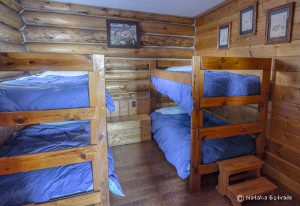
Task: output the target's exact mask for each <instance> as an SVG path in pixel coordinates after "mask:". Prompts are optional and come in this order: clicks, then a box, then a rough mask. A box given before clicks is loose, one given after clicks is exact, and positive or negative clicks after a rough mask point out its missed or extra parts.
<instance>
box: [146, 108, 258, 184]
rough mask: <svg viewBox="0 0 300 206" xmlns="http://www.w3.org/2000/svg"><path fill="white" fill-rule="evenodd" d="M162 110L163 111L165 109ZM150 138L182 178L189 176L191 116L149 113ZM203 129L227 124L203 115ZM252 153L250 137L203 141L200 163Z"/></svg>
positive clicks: (253, 145)
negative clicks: (151, 137) (150, 124)
mask: <svg viewBox="0 0 300 206" xmlns="http://www.w3.org/2000/svg"><path fill="white" fill-rule="evenodd" d="M164 109H165V108H164ZM150 116H151V123H152V133H153V138H154V139H155V141H156V142H157V143H158V145H159V147H160V148H161V150H162V151H163V153H164V154H165V157H166V159H167V160H168V162H170V163H171V164H172V165H174V166H175V167H176V170H177V173H178V175H179V177H181V178H183V179H184V178H187V177H188V176H189V175H190V144H191V143H190V135H191V116H190V115H189V114H187V113H181V114H162V113H159V112H152V113H151V115H150ZM203 121H204V127H212V126H219V125H227V124H228V123H226V122H224V121H222V120H220V119H217V118H216V117H214V116H212V115H209V114H207V113H204V119H203ZM254 153H255V139H254V138H253V137H252V136H249V135H241V136H235V137H226V138H218V139H213V140H206V141H204V143H203V147H202V163H203V164H209V163H214V162H217V161H219V160H225V159H230V158H234V157H239V156H243V155H249V154H254Z"/></svg>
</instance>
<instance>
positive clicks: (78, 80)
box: [0, 75, 115, 112]
mask: <svg viewBox="0 0 300 206" xmlns="http://www.w3.org/2000/svg"><path fill="white" fill-rule="evenodd" d="M106 105H107V108H108V110H109V111H111V112H113V111H114V110H115V106H114V103H113V100H112V99H111V97H110V96H109V94H108V93H107V92H106ZM88 106H89V93H88V77H87V75H81V76H59V75H47V76H43V77H41V76H39V75H33V76H29V77H25V78H19V79H16V80H11V81H5V82H2V83H0V111H1V112H12V111H32V110H46V109H68V108H82V107H88Z"/></svg>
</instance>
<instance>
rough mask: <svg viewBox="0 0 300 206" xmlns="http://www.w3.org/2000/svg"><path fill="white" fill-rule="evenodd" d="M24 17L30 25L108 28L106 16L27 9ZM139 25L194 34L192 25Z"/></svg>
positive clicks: (147, 29)
mask: <svg viewBox="0 0 300 206" xmlns="http://www.w3.org/2000/svg"><path fill="white" fill-rule="evenodd" d="M22 17H23V18H24V20H25V22H26V23H27V24H29V25H41V26H60V27H69V28H87V29H98V30H106V18H102V17H95V16H86V15H78V14H62V13H55V12H38V11H25V12H23V13H22ZM139 27H140V30H141V32H142V33H155V34H171V35H180V36H182V35H185V36H193V35H194V28H193V27H192V26H183V25H173V24H167V23H157V22H139Z"/></svg>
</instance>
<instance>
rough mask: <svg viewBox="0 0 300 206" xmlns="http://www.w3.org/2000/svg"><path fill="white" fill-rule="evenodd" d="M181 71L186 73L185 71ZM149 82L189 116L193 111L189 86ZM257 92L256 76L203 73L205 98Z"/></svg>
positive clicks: (166, 81) (154, 80) (162, 81)
mask: <svg viewBox="0 0 300 206" xmlns="http://www.w3.org/2000/svg"><path fill="white" fill-rule="evenodd" d="M173 71H175V70H173ZM182 71H185V72H186V70H182ZM151 81H152V83H153V84H154V86H155V88H156V90H157V91H158V92H160V93H162V94H164V95H167V96H168V97H170V98H171V99H172V100H173V101H174V102H175V103H176V104H177V105H178V106H180V107H181V108H183V109H184V110H185V111H186V112H188V113H189V114H190V115H191V113H192V109H193V98H192V87H191V86H189V85H186V84H182V83H178V82H173V81H170V80H166V79H162V78H158V77H151ZM259 92H260V79H259V77H257V76H253V75H241V74H234V73H230V72H213V71H205V75H204V96H205V97H218V96H249V95H256V94H259Z"/></svg>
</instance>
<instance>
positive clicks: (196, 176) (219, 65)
mask: <svg viewBox="0 0 300 206" xmlns="http://www.w3.org/2000/svg"><path fill="white" fill-rule="evenodd" d="M149 65H150V66H149V67H150V73H151V76H155V77H159V78H163V79H167V80H171V81H175V82H179V83H183V84H187V85H191V86H192V97H193V110H192V117H191V118H192V121H191V156H190V178H189V190H190V191H191V192H196V191H199V190H200V188H201V176H202V175H205V174H209V173H213V172H217V171H218V170H219V166H218V164H217V163H211V164H206V165H205V164H202V163H201V160H202V157H201V155H202V152H201V151H202V144H203V141H204V140H210V139H215V138H222V137H228V136H235V135H243V134H257V137H256V140H255V147H256V156H257V157H259V158H262V156H263V152H264V145H265V136H266V124H267V113H268V95H269V85H270V73H271V68H272V67H273V66H274V64H273V61H272V59H270V58H269V59H267V58H264V59H263V58H236V57H221V58H220V57H200V56H194V57H193V59H192V68H193V70H192V73H186V72H177V71H176V72H174V71H166V70H162V69H158V68H157V62H156V61H154V60H151V61H150V62H149ZM205 70H261V71H262V73H261V78H260V94H259V95H253V96H234V97H204V71H205ZM247 104H258V114H257V121H256V122H249V123H242V124H235V125H227V126H216V127H209V128H204V127H203V111H204V109H205V108H208V107H217V106H233V105H247Z"/></svg>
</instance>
